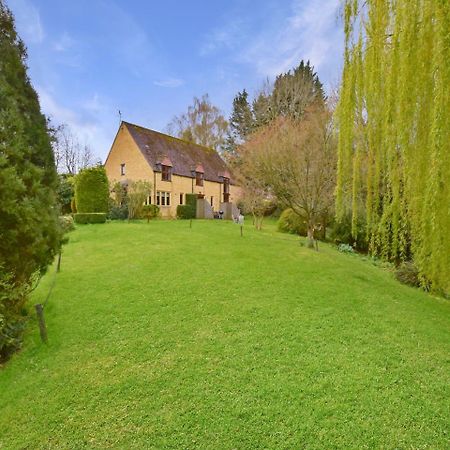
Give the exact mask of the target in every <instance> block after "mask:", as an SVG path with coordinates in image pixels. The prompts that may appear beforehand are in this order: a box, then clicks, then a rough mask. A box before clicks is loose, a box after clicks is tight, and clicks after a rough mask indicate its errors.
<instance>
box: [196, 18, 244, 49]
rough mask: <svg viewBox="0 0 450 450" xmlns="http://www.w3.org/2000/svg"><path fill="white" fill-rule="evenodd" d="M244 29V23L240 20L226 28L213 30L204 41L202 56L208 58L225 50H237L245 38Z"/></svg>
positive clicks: (233, 21)
mask: <svg viewBox="0 0 450 450" xmlns="http://www.w3.org/2000/svg"><path fill="white" fill-rule="evenodd" d="M244 29H245V23H244V21H243V20H242V19H240V18H238V19H233V20H232V21H230V22H228V23H227V25H226V27H224V28H220V29H216V30H213V31H212V32H211V34H210V35H208V36H206V38H205V40H204V41H203V44H202V46H201V48H200V55H201V56H207V55H209V54H212V53H214V52H216V51H219V50H223V49H224V48H226V49H235V48H236V47H237V46H239V45H240V43H241V41H242V40H243V39H244V38H245V32H244Z"/></svg>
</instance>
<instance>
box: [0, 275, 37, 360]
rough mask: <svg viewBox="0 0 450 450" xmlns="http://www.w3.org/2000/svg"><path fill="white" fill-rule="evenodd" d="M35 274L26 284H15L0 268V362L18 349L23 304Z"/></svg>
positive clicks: (33, 281) (22, 325)
mask: <svg viewBox="0 0 450 450" xmlns="http://www.w3.org/2000/svg"><path fill="white" fill-rule="evenodd" d="M36 276H37V275H36V274H35V275H33V277H31V278H30V280H29V281H28V282H27V283H23V284H17V283H15V282H14V277H13V276H11V275H10V274H7V273H6V272H5V271H4V268H3V266H0V362H2V361H5V360H6V359H8V357H9V356H10V355H11V354H12V353H14V352H15V351H17V350H18V349H20V347H21V345H22V335H23V331H24V329H25V325H26V308H25V302H26V299H27V297H28V296H29V294H30V292H31V290H32V285H33V284H35V282H36Z"/></svg>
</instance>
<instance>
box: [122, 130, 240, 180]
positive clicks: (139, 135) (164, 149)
mask: <svg viewBox="0 0 450 450" xmlns="http://www.w3.org/2000/svg"><path fill="white" fill-rule="evenodd" d="M122 123H123V125H124V126H125V127H126V128H127V130H128V131H129V132H130V134H131V136H132V138H133V139H134V141H135V142H136V144H137V146H138V147H139V149H140V150H141V152H142V154H143V155H144V157H145V159H146V160H147V162H148V163H149V164H150V166H151V167H152V169H153V170H155V171H157V170H158V167H157V166H156V165H157V164H158V163H160V164H164V161H169V162H170V163H171V165H172V173H173V174H175V175H182V176H185V177H191V176H192V174H191V171H192V170H197V169H198V168H201V169H202V171H203V172H204V179H205V180H209V181H216V182H221V181H222V179H221V178H220V177H221V176H224V175H229V169H228V167H227V165H226V164H225V162H224V161H223V160H222V158H221V157H220V156H219V155H218V154H217V152H216V151H215V150H213V149H211V148H208V147H203V146H202V145H197V144H194V143H192V142H188V141H183V140H181V139H178V138H174V137H172V136H169V135H167V134H163V133H159V132H157V131H153V130H149V129H148V128H144V127H140V126H138V125H134V124H132V123H128V122H122ZM167 165H169V164H167ZM231 181H232V180H231Z"/></svg>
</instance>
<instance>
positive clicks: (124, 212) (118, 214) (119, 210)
mask: <svg viewBox="0 0 450 450" xmlns="http://www.w3.org/2000/svg"><path fill="white" fill-rule="evenodd" d="M108 219H109V220H126V219H128V206H127V205H114V204H113V205H111V206H110V207H109V212H108Z"/></svg>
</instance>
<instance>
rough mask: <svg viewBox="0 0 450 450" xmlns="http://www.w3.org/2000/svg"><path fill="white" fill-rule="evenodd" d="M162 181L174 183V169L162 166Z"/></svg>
mask: <svg viewBox="0 0 450 450" xmlns="http://www.w3.org/2000/svg"><path fill="white" fill-rule="evenodd" d="M161 181H172V167H170V166H165V165H164V164H162V165H161Z"/></svg>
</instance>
